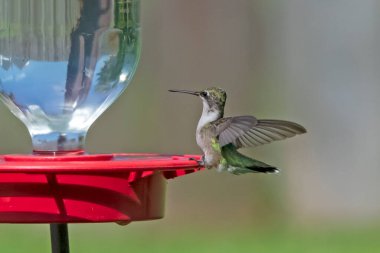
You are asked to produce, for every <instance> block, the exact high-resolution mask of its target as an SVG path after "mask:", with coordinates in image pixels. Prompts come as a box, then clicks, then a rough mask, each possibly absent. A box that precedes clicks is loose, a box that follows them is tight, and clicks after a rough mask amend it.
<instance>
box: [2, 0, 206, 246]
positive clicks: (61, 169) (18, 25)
mask: <svg viewBox="0 0 380 253" xmlns="http://www.w3.org/2000/svg"><path fill="white" fill-rule="evenodd" d="M139 4H140V1H139V0H3V1H0V98H1V100H2V101H3V102H4V104H5V105H6V106H7V108H9V110H10V111H11V112H12V113H13V114H14V115H15V116H16V117H18V118H19V119H20V120H21V121H22V122H23V123H24V124H25V125H26V127H27V129H28V131H29V133H30V136H31V138H32V144H33V153H31V154H24V155H15V154H8V155H1V156H0V223H47V224H50V228H51V239H52V251H53V252H54V253H55V252H69V244H68V230H67V224H68V223H92V222H116V223H119V224H128V223H129V222H132V221H141V220H152V219H158V218H162V217H163V215H164V199H165V185H166V180H167V179H171V178H175V177H178V176H182V175H186V174H188V173H192V172H195V171H198V170H199V169H200V168H199V165H198V163H197V162H196V160H197V159H199V158H200V157H199V156H193V155H160V154H88V153H86V152H85V151H84V142H85V137H86V133H87V130H88V129H89V127H90V126H91V125H92V123H93V122H94V121H95V120H96V119H97V118H98V117H99V116H100V115H101V114H102V113H103V112H104V111H105V110H106V109H107V108H108V107H109V106H110V105H111V104H112V103H113V102H114V101H115V100H116V98H117V97H118V96H119V95H120V94H121V93H122V92H123V91H124V90H125V89H126V88H127V86H128V84H129V83H130V81H131V79H132V77H133V74H134V72H135V70H136V66H137V63H138V60H139V55H140V23H139V9H140V6H139Z"/></svg>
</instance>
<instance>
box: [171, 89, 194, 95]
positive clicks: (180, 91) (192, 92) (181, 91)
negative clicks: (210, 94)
mask: <svg viewBox="0 0 380 253" xmlns="http://www.w3.org/2000/svg"><path fill="white" fill-rule="evenodd" d="M169 91H170V92H179V93H186V94H190V95H194V96H199V94H200V92H199V91H189V90H169Z"/></svg>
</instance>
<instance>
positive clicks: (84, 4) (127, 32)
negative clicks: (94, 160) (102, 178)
mask: <svg viewBox="0 0 380 253" xmlns="http://www.w3.org/2000/svg"><path fill="white" fill-rule="evenodd" d="M139 55H140V23H139V0H0V98H1V100H2V101H3V102H4V103H5V104H6V106H7V107H8V108H9V109H10V110H11V111H12V113H13V114H14V115H16V116H17V117H18V118H19V119H20V120H21V121H22V122H23V123H24V124H25V125H26V126H27V128H28V130H29V132H30V135H31V137H32V142H33V148H34V151H35V152H37V153H38V152H39V153H44V152H74V151H80V150H83V146H84V139H85V136H86V132H87V130H88V129H89V127H90V126H91V124H92V123H93V122H94V121H95V120H96V119H97V118H98V117H99V115H100V114H102V113H103V112H104V111H105V110H106V109H107V108H108V107H109V106H110V105H111V104H112V102H113V101H114V100H115V99H116V98H117V97H118V96H119V95H120V94H121V92H122V91H123V90H124V89H125V88H126V87H127V86H128V84H129V83H130V81H131V79H132V77H133V74H134V72H135V70H136V66H137V63H138V59H139Z"/></svg>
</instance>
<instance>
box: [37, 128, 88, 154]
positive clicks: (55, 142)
mask: <svg viewBox="0 0 380 253" xmlns="http://www.w3.org/2000/svg"><path fill="white" fill-rule="evenodd" d="M85 138H86V133H85V132H74V133H73V132H69V133H59V132H53V133H48V134H38V135H33V136H32V144H33V154H36V155H75V154H78V155H79V154H83V153H84V142H85Z"/></svg>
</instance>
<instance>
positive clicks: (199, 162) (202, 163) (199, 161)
mask: <svg viewBox="0 0 380 253" xmlns="http://www.w3.org/2000/svg"><path fill="white" fill-rule="evenodd" d="M189 160H191V161H196V162H197V163H198V165H199V167H204V166H205V162H204V156H202V160H198V159H195V158H193V157H190V158H189Z"/></svg>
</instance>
